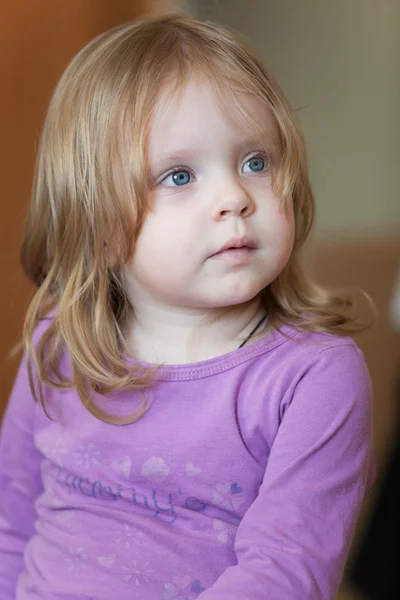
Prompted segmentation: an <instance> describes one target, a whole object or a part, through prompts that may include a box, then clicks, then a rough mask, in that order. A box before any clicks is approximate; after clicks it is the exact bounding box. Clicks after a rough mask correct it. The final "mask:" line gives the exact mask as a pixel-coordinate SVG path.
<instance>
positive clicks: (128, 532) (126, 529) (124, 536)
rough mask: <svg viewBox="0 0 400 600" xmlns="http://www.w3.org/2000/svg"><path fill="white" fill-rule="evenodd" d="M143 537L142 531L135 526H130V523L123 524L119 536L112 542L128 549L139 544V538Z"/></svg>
mask: <svg viewBox="0 0 400 600" xmlns="http://www.w3.org/2000/svg"><path fill="white" fill-rule="evenodd" d="M143 537H144V533H143V531H140V530H139V529H138V528H137V527H132V526H131V525H126V524H125V525H124V526H123V528H122V530H121V534H120V536H119V537H117V538H116V539H115V540H114V542H115V545H116V546H119V547H120V548H125V549H128V548H133V546H137V545H139V544H140V542H141V538H143Z"/></svg>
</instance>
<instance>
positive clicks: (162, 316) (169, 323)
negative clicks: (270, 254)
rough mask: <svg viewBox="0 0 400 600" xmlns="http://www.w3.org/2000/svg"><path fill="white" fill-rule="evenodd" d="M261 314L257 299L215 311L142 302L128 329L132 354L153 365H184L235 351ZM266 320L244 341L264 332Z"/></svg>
mask: <svg viewBox="0 0 400 600" xmlns="http://www.w3.org/2000/svg"><path fill="white" fill-rule="evenodd" d="M264 314H265V310H264V309H263V308H262V306H261V303H260V301H259V299H258V298H257V299H254V300H252V301H250V302H247V303H246V304H241V305H240V306H234V307H229V308H226V309H218V310H209V311H207V310H204V309H203V310H200V309H193V308H190V309H189V308H188V309H182V308H177V307H171V306H162V305H159V304H157V303H156V302H154V301H153V302H152V301H150V302H146V303H143V304H141V305H140V306H136V305H135V307H134V319H133V322H132V325H131V328H130V331H129V332H128V337H127V341H128V348H129V351H130V353H131V354H132V356H134V357H135V358H136V359H137V360H141V361H144V362H148V363H153V364H160V363H162V364H187V363H191V362H198V361H202V360H207V359H209V358H213V357H215V356H220V355H222V354H226V353H227V352H231V351H233V350H236V349H237V348H238V347H239V346H240V344H241V343H242V342H243V341H244V340H245V339H246V337H247V336H248V335H249V333H250V332H251V331H252V329H253V328H254V327H255V325H256V324H257V323H258V321H259V320H260V319H261V318H262V317H263V315H264ZM265 330H266V323H265V322H264V323H263V324H262V325H261V326H260V328H259V329H258V330H257V332H256V334H255V335H254V337H252V338H251V339H249V340H248V342H247V343H248V344H250V343H251V342H252V341H254V340H255V339H257V337H260V335H262V334H264V333H265Z"/></svg>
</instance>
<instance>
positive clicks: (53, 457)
mask: <svg viewBox="0 0 400 600" xmlns="http://www.w3.org/2000/svg"><path fill="white" fill-rule="evenodd" d="M42 452H43V454H44V455H45V456H46V457H47V458H48V459H49V460H50V461H52V462H53V463H54V464H56V465H57V466H58V467H62V466H63V461H64V457H65V456H67V454H68V441H67V440H66V439H65V437H64V436H59V437H58V438H57V439H56V441H55V443H54V444H52V445H51V446H48V445H46V446H43V449H42Z"/></svg>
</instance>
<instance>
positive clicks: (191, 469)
mask: <svg viewBox="0 0 400 600" xmlns="http://www.w3.org/2000/svg"><path fill="white" fill-rule="evenodd" d="M200 473H201V468H200V467H196V466H195V465H194V464H193V463H192V461H191V460H189V461H188V462H187V463H186V475H188V476H189V477H197V475H200Z"/></svg>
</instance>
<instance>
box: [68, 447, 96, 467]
mask: <svg viewBox="0 0 400 600" xmlns="http://www.w3.org/2000/svg"><path fill="white" fill-rule="evenodd" d="M78 450H79V452H73V453H72V456H73V457H74V458H76V459H77V461H76V462H75V466H77V467H82V468H83V469H90V467H92V466H93V465H96V466H98V465H100V461H99V460H98V459H97V458H96V457H97V456H99V455H100V451H99V450H96V448H95V445H94V444H93V442H80V443H79V444H78Z"/></svg>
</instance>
